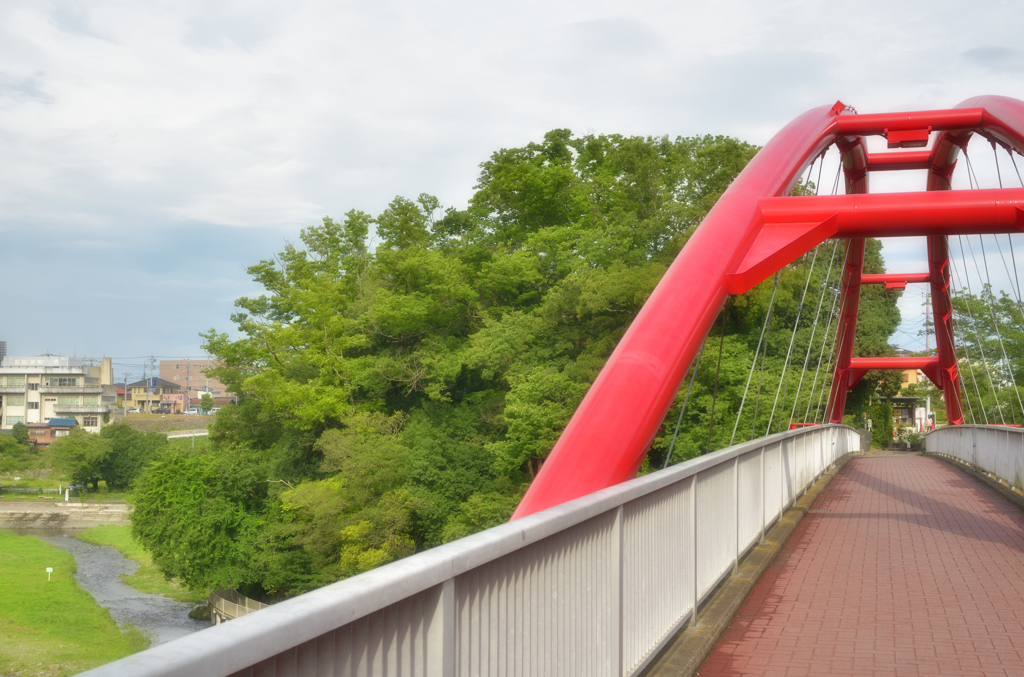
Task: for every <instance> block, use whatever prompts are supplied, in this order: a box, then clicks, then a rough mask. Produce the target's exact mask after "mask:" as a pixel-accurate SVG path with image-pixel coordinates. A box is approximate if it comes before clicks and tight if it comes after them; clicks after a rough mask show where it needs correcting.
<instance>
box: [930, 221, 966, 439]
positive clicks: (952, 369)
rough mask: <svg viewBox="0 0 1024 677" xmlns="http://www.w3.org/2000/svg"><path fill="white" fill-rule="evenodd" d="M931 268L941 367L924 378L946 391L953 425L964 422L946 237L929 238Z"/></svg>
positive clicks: (933, 310)
mask: <svg viewBox="0 0 1024 677" xmlns="http://www.w3.org/2000/svg"><path fill="white" fill-rule="evenodd" d="M928 267H929V269H930V270H931V288H932V294H931V296H932V319H933V322H932V326H933V327H934V328H935V345H936V352H937V354H938V358H937V359H938V365H937V366H936V367H935V369H934V370H933V371H925V375H926V376H927V377H928V378H929V379H930V380H931V381H932V383H934V384H935V386H936V387H937V388H940V389H941V390H942V392H943V395H944V397H943V399H944V400H945V401H946V418H947V419H948V420H949V422H950V423H952V424H953V425H961V424H963V423H964V409H963V401H962V399H961V392H960V367H959V363H958V362H957V359H956V350H955V349H954V348H953V305H952V303H950V300H949V288H950V286H952V280H951V279H950V274H949V251H948V249H947V245H946V238H945V237H944V236H930V237H929V238H928Z"/></svg>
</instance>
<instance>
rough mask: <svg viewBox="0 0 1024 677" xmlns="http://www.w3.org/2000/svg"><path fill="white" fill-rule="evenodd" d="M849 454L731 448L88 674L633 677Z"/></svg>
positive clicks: (827, 442) (783, 445) (805, 440)
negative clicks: (805, 494) (573, 676)
mask: <svg viewBox="0 0 1024 677" xmlns="http://www.w3.org/2000/svg"><path fill="white" fill-rule="evenodd" d="M859 449H860V438H859V435H858V434H857V432H856V431H855V430H853V429H852V428H849V427H846V426H840V425H824V426H815V427H812V428H803V429H799V430H793V431H787V432H783V433H778V434H775V435H772V436H770V437H765V438H762V439H758V440H752V441H750V442H745V443H743V444H738V445H735V446H733V447H729V448H727V449H722V450H720V451H717V452H714V453H711V454H708V455H706V456H701V457H699V458H695V459H692V460H690V461H686V462H685V463H680V464H679V465H676V466H673V467H671V468H669V469H667V470H663V471H660V472H655V473H652V474H649V475H646V476H643V477H639V478H636V479H634V480H631V481H628V482H624V483H622V484H619V485H617V486H614V487H610V488H608V489H604V490H602V491H598V492H596V493H593V494H590V495H588V496H584V497H582V498H579V499H576V500H574V501H570V502H568V503H565V504H562V505H559V506H556V507H553V508H550V509H548V510H544V511H541V512H538V513H535V514H533V515H529V516H527V517H524V518H522V519H519V520H516V521H514V522H510V523H507V524H503V525H500V526H497V527H494V528H492V529H488V530H486V531H483V532H480V533H477V534H473V535H471V536H468V537H466V538H463V539H460V540H458V541H454V542H452V543H447V544H445V545H442V546H439V547H436V548H433V549H431V550H427V551H425V552H422V553H419V554H416V555H413V556H411V557H407V558H405V559H402V560H399V561H397V562H393V563H391V564H388V565H385V566H383V567H380V568H378V569H374V570H373V571H369V572H366V573H364V574H360V575H359V576H354V577H352V578H349V579H346V580H343V581H340V582H338V583H334V584H332V585H328V586H326V587H323V588H320V589H319V590H314V591H312V592H309V593H306V594H305V595H300V596H298V597H295V598H292V599H289V600H286V601H284V602H281V603H279V604H275V605H273V606H272V607H269V608H266V609H263V610H261V611H259V612H257V613H250V614H247V615H245V616H243V617H241V618H238V619H235V620H233V621H231V622H230V623H224V624H220V625H217V626H216V627H213V628H210V629H208V630H204V631H202V632H200V633H195V634H192V635H189V636H186V637H183V638H181V639H178V640H175V641H172V642H168V643H167V644H161V645H158V646H156V647H153V648H152V649H149V650H147V651H144V652H142V653H139V654H135V655H134V656H129V657H127V658H123V659H121V660H119V661H117V662H114V663H111V664H109V665H106V666H103V667H99V668H96V669H94V670H91V671H89V672H87V673H85V674H87V675H90V676H92V677H112V676H114V675H134V676H138V677H158V676H159V677H166V676H171V675H181V676H184V675H189V676H196V677H215V676H216V677H222V676H227V675H234V674H236V673H239V674H245V675H249V674H250V670H249V669H250V668H253V670H252V671H251V674H256V673H257V672H258V673H259V674H296V673H299V674H307V672H305V670H306V669H307V666H308V669H309V672H308V674H332V675H333V674H336V672H337V671H340V673H342V674H353V675H370V674H394V675H414V674H416V675H419V674H425V675H455V674H460V675H461V674H466V675H469V674H473V675H484V674H506V673H509V674H511V673H516V674H532V675H548V674H585V675H595V676H597V675H609V676H615V677H618V676H619V675H631V674H637V673H638V672H640V671H641V670H643V669H644V667H645V666H646V665H647V663H648V662H649V661H650V660H652V659H653V658H654V656H655V655H656V654H657V652H658V651H659V649H660V648H661V647H662V646H663V645H664V644H665V643H666V642H667V641H669V640H670V639H671V638H672V636H673V635H674V634H675V633H676V631H678V630H679V629H681V628H682V627H683V626H684V625H685V624H686V623H687V622H688V621H690V620H692V619H693V609H694V606H695V605H694V601H696V602H697V605H699V604H700V602H702V601H703V600H704V599H706V598H707V597H708V596H709V595H710V594H711V593H712V592H713V591H714V588H715V587H716V586H717V585H718V583H719V582H721V581H722V580H723V579H724V578H725V577H727V576H728V575H730V573H731V572H732V571H733V570H734V567H736V566H737V565H738V563H739V560H740V559H741V558H742V557H743V555H744V554H745V553H746V552H747V551H749V549H750V548H752V547H754V546H755V545H756V544H757V543H758V542H759V541H760V540H761V539H762V538H763V537H764V533H765V530H766V529H768V528H769V527H770V526H771V524H772V523H774V521H775V520H777V519H778V517H779V516H780V515H782V514H783V512H784V511H785V509H786V508H787V507H788V506H789V505H790V504H792V503H793V501H795V500H796V498H798V497H799V496H800V495H801V493H802V492H803V491H805V490H806V489H807V488H808V487H810V486H811V484H813V482H814V481H816V480H817V478H818V477H820V476H821V474H822V473H823V472H825V471H826V470H827V469H828V468H829V467H830V466H831V465H832V464H833V463H834V462H835V461H836V460H837V459H839V458H840V457H841V456H843V455H845V454H847V453H850V452H857V451H859ZM342 665H344V666H346V668H347V670H348V671H346V669H343V668H342ZM300 667H301V668H302V669H301V670H299V669H298V668H300ZM349 671H350V672H349Z"/></svg>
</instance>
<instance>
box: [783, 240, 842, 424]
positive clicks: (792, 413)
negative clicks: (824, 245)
mask: <svg viewBox="0 0 1024 677" xmlns="http://www.w3.org/2000/svg"><path fill="white" fill-rule="evenodd" d="M837 248H838V247H837V246H833V247H832V256H831V258H830V259H829V262H828V271H827V272H826V273H825V281H824V284H822V287H821V293H819V294H818V308H817V309H816V310H815V311H814V321H813V322H812V323H811V337H810V338H809V339H807V354H806V355H805V356H804V367H803V369H802V370H801V371H800V380H799V381H798V382H797V386H796V393H795V394H794V395H793V409H792V410H791V411H790V412H789V425H793V418H794V417H795V416H796V407H797V404H798V403H799V402H800V391H801V390H802V389H803V385H804V376H806V375H807V365H808V364H810V362H811V347H812V346H813V345H814V334H815V332H816V331H817V329H818V318H819V317H820V316H821V304H822V302H823V301H824V300H825V286H826V285H827V283H828V279H829V278H830V277H832V268H833V267H834V265H835V262H836V249H837Z"/></svg>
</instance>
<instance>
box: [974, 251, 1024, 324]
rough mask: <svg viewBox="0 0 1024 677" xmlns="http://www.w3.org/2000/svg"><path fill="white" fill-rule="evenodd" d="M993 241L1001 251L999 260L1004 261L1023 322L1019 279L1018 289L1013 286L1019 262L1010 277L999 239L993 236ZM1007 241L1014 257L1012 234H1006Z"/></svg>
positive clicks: (1015, 263) (1023, 310)
mask: <svg viewBox="0 0 1024 677" xmlns="http://www.w3.org/2000/svg"><path fill="white" fill-rule="evenodd" d="M979 237H980V236H979ZM992 239H993V240H995V243H996V249H998V250H999V258H1000V259H1002V261H1003V269H1004V270H1005V271H1006V276H1007V278H1008V279H1009V281H1010V291H1012V292H1013V299H1014V300H1015V301H1016V302H1017V312H1018V313H1019V314H1020V319H1021V320H1022V321H1024V308H1021V302H1020V280H1019V279H1018V280H1017V285H1018V286H1016V287H1014V286H1013V283H1014V277H1016V274H1017V261H1016V260H1015V261H1014V262H1013V273H1014V277H1010V267H1009V266H1008V265H1006V256H1005V255H1004V254H1003V247H1002V246H1001V245H1000V244H999V237H998V236H996V235H993V236H992ZM1006 239H1007V240H1008V241H1009V242H1010V256H1011V257H1012V256H1013V240H1010V234H1009V233H1007V234H1006Z"/></svg>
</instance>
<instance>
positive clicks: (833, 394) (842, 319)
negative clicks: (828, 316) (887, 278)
mask: <svg viewBox="0 0 1024 677" xmlns="http://www.w3.org/2000/svg"><path fill="white" fill-rule="evenodd" d="M863 268H864V240H863V238H851V239H850V240H848V241H847V243H846V261H845V264H844V266H843V278H842V279H843V292H842V297H841V299H840V304H839V323H838V324H837V326H836V331H837V332H839V333H838V334H837V335H836V336H837V338H836V366H835V369H834V371H833V375H832V387H831V388H830V389H829V394H828V404H827V405H826V407H825V416H826V418H827V419H828V421H829V422H830V423H836V422H839V423H842V422H843V412H845V411H846V391H847V390H849V388H850V385H849V379H850V362H851V360H853V341H854V339H855V338H856V337H857V309H858V308H859V307H860V276H861V270H862V269H863Z"/></svg>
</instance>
